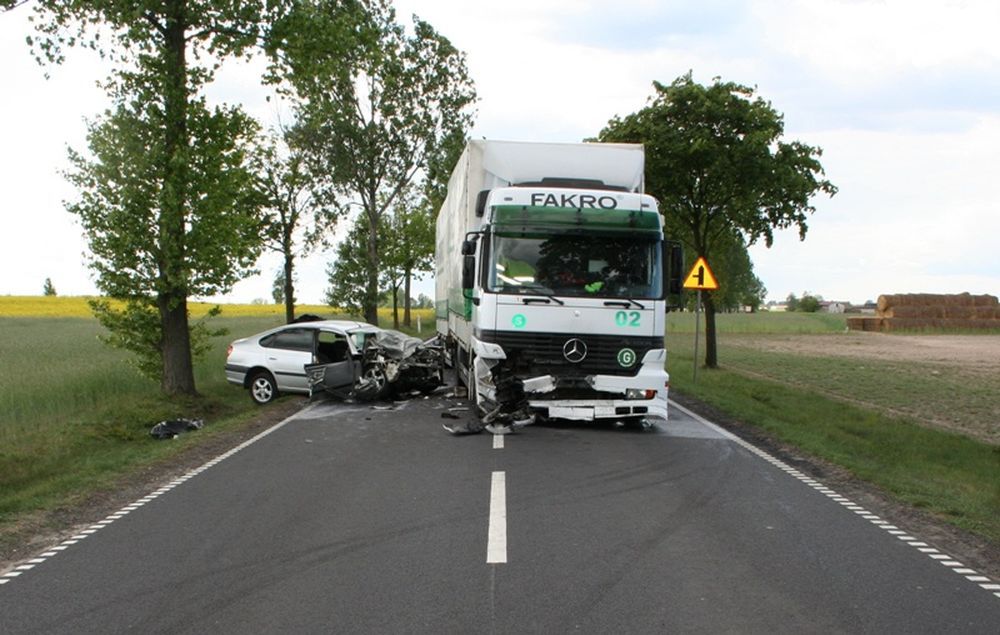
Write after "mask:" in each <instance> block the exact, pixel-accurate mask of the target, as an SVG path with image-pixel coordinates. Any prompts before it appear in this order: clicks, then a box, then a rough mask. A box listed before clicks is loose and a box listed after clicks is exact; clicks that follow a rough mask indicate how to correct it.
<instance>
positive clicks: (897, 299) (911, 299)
mask: <svg viewBox="0 0 1000 635" xmlns="http://www.w3.org/2000/svg"><path fill="white" fill-rule="evenodd" d="M917 306H924V307H928V306H944V307H996V306H1000V301H998V299H997V297H996V296H993V295H986V294H984V295H972V294H970V293H968V292H966V293H952V294H937V293H901V294H884V295H880V296H879V297H878V315H881V316H884V317H890V315H889V313H888V312H889V311H890V310H894V309H897V308H899V307H917ZM900 317H902V316H900ZM963 319H965V318H963Z"/></svg>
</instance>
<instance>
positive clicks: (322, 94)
mask: <svg viewBox="0 0 1000 635" xmlns="http://www.w3.org/2000/svg"><path fill="white" fill-rule="evenodd" d="M275 33H276V34H277V37H276V38H275V40H274V42H273V46H274V47H275V51H279V52H280V54H276V55H275V56H274V58H273V59H274V65H273V68H272V73H273V78H274V79H275V81H282V82H284V85H285V86H286V87H287V88H286V89H287V92H288V93H289V94H291V95H292V96H293V97H294V98H295V99H296V103H297V118H298V120H299V121H300V123H301V127H300V134H301V143H302V144H303V147H304V148H306V150H307V152H308V154H309V156H310V159H311V161H312V162H313V163H314V165H315V169H316V170H317V171H322V172H325V173H327V174H329V175H331V177H332V187H331V189H330V191H329V193H328V199H329V200H333V201H337V202H338V204H339V206H340V207H341V209H344V208H347V207H349V206H352V205H356V206H358V207H360V209H361V218H362V219H363V221H362V222H363V223H365V226H366V227H367V232H366V233H365V235H364V237H363V238H364V240H363V241H362V242H360V243H357V244H359V245H363V246H364V250H365V251H364V257H365V262H366V267H365V271H364V274H365V285H366V291H365V294H364V298H365V299H364V302H365V304H364V306H363V314H364V317H365V319H366V320H368V321H370V322H372V323H377V321H378V315H377V312H376V305H377V297H378V287H379V276H380V275H381V274H382V273H383V272H382V268H383V263H382V258H383V251H384V249H383V245H382V243H380V240H379V238H380V236H379V232H380V225H381V222H382V218H383V217H384V216H386V215H387V213H388V210H390V208H391V206H392V205H394V204H395V203H396V201H397V199H398V198H399V197H400V196H401V195H402V193H403V191H404V190H405V188H406V187H407V186H408V185H410V184H411V183H412V182H413V181H414V178H415V177H417V176H418V174H419V173H420V172H421V170H430V169H433V168H434V167H435V163H434V159H435V158H436V157H441V156H443V154H444V153H443V152H442V148H443V147H444V146H445V145H447V143H448V142H449V141H450V140H454V139H455V138H458V137H461V138H464V136H465V132H466V131H467V130H468V128H469V127H470V125H471V121H472V114H471V111H470V109H471V106H472V104H473V103H474V101H475V91H474V89H473V86H472V80H471V79H470V78H469V76H468V71H467V69H466V65H465V56H464V54H463V53H461V52H460V51H458V50H457V49H456V48H455V47H454V46H453V45H452V44H451V43H450V42H449V41H448V40H447V39H446V38H445V37H443V36H442V35H440V34H439V33H437V32H436V31H435V30H434V28H433V27H432V26H431V25H430V24H428V23H427V22H424V21H422V20H420V19H419V18H416V17H414V19H413V27H412V30H410V31H408V30H407V29H405V28H404V27H403V26H402V25H401V24H398V23H397V22H396V16H395V12H394V10H393V9H392V8H391V6H390V5H389V3H388V2H387V1H386V0H362V1H359V2H356V3H344V2H339V1H337V0H312V1H309V2H301V3H298V4H297V7H296V10H295V11H293V12H291V13H290V14H289V15H288V17H287V18H286V19H285V20H283V21H281V22H280V23H279V24H277V25H276V26H275ZM449 169H450V168H449ZM352 235H354V232H353V231H352ZM359 238H360V237H359Z"/></svg>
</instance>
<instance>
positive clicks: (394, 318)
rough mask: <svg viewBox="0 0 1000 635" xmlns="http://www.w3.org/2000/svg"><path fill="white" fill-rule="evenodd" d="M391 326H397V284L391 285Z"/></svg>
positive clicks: (396, 327) (395, 327)
mask: <svg viewBox="0 0 1000 635" xmlns="http://www.w3.org/2000/svg"><path fill="white" fill-rule="evenodd" d="M392 328H394V329H398V328H399V285H393V287H392Z"/></svg>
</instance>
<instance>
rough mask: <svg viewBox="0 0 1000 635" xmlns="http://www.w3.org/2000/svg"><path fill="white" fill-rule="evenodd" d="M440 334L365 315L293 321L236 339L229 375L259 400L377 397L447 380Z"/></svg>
mask: <svg viewBox="0 0 1000 635" xmlns="http://www.w3.org/2000/svg"><path fill="white" fill-rule="evenodd" d="M443 367H444V356H443V352H442V347H441V346H440V344H439V342H438V338H436V337H435V338H432V339H431V340H427V341H426V342H424V341H421V340H420V339H419V338H415V337H410V336H408V335H405V334H403V333H400V332H398V331H390V330H386V329H380V328H378V327H376V326H372V325H371V324H366V323H364V322H354V321H348V320H319V321H310V322H302V323H296V324H286V325H284V326H280V327H278V328H275V329H271V330H269V331H264V332H263V333H258V334H257V335H253V336H250V337H246V338H243V339H240V340H236V341H235V342H233V343H232V344H230V346H229V352H228V355H227V359H226V379H227V380H228V381H229V382H230V383H233V384H238V385H241V386H243V387H244V388H246V389H247V390H248V391H249V392H250V397H251V398H252V399H253V400H254V401H255V402H256V403H258V404H265V403H268V402H270V401H272V400H273V399H275V398H277V397H278V396H279V395H280V394H282V393H299V394H318V393H322V392H326V393H329V394H332V395H335V396H337V397H340V398H344V399H348V398H351V399H360V400H374V399H380V398H383V397H390V396H398V395H403V394H407V393H409V392H412V391H414V390H418V391H422V392H426V391H429V390H433V389H434V388H436V387H437V386H439V385H441V383H443V377H444V371H443Z"/></svg>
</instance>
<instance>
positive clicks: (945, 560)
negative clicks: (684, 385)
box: [669, 399, 1000, 597]
mask: <svg viewBox="0 0 1000 635" xmlns="http://www.w3.org/2000/svg"><path fill="white" fill-rule="evenodd" d="M669 404H670V407H671V408H677V409H678V410H680V411H681V412H683V413H684V414H686V415H687V416H689V417H691V418H692V419H694V420H695V421H697V422H698V423H701V424H702V425H704V426H707V427H708V428H710V429H711V430H714V431H715V432H717V433H718V434H720V435H721V436H723V437H724V438H726V439H729V440H730V441H733V442H734V443H736V444H737V445H740V446H742V447H743V448H745V449H747V450H749V451H750V452H751V453H752V454H756V455H757V456H758V457H760V458H762V459H764V460H765V461H767V462H768V463H770V464H771V465H773V466H775V467H777V468H778V469H780V470H782V471H783V472H785V473H787V474H789V475H791V476H793V477H794V478H795V479H796V480H797V481H799V482H801V483H803V484H804V485H806V486H807V487H809V488H811V489H814V490H816V491H817V492H819V493H821V494H823V495H825V496H827V497H828V498H829V499H830V500H832V501H835V502H837V503H840V504H841V505H842V506H844V508H845V509H849V510H851V511H853V512H854V513H856V514H858V515H859V516H861V518H864V519H865V520H866V521H867V522H869V523H870V524H872V525H874V526H875V527H877V528H878V529H881V530H882V531H884V532H886V533H888V534H890V535H893V536H895V537H896V538H899V539H900V540H902V541H903V542H904V543H905V544H906V545H908V546H910V547H913V548H914V549H916V550H918V551H919V552H921V553H923V554H924V555H926V556H927V557H929V558H931V559H932V560H934V561H936V562H938V563H940V564H942V565H944V566H946V567H948V568H950V569H951V570H952V571H954V572H955V573H957V574H959V575H961V576H963V577H965V578H966V579H969V580H971V581H973V582H977V583H980V584H978V586H980V587H981V588H983V589H986V590H992V589H994V588H1000V586H997V585H996V584H995V583H994V582H993V581H992V580H991V579H990V578H988V577H986V576H983V575H980V574H979V572H977V571H975V570H974V569H969V568H966V567H963V566H962V565H961V564H960V563H958V562H955V561H953V560H952V558H951V556H946V555H944V554H941V553H940V552H938V551H937V550H936V549H931V550H928V547H927V543H926V542H921V541H919V539H917V538H913V537H912V535H911V534H910V533H909V532H906V531H901V530H900V529H899V528H898V527H896V526H895V525H891V524H889V523H887V522H886V521H884V520H882V519H881V518H879V517H878V516H874V515H872V516H873V518H866V516H867V515H869V514H870V512H868V511H867V510H865V509H864V508H863V507H861V506H860V505H857V504H856V503H854V502H853V501H852V500H850V499H849V498H846V497H844V496H840V495H839V494H837V493H836V492H835V491H834V490H832V489H830V488H829V487H827V486H826V485H823V484H822V483H820V482H818V481H815V480H813V479H810V478H809V477H807V476H805V475H804V474H802V473H801V472H800V471H798V470H797V469H795V468H793V467H791V466H790V465H788V464H786V463H785V462H784V461H782V460H780V459H778V458H775V457H773V456H771V455H770V454H769V453H767V452H766V451H764V450H762V449H760V448H758V447H757V446H755V445H753V444H752V443H750V442H749V441H746V440H745V439H741V438H740V437H738V436H736V435H735V434H733V433H732V432H730V431H729V430H726V429H724V428H722V427H720V426H719V425H718V424H715V423H712V422H711V421H709V420H708V419H706V418H705V417H703V416H701V415H700V414H698V413H697V412H694V411H692V410H690V409H688V408H685V407H684V406H682V405H680V404H679V403H677V402H676V401H674V400H673V399H670V400H669ZM973 578H975V579H974V580H973ZM994 595H996V596H997V597H1000V593H994Z"/></svg>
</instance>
